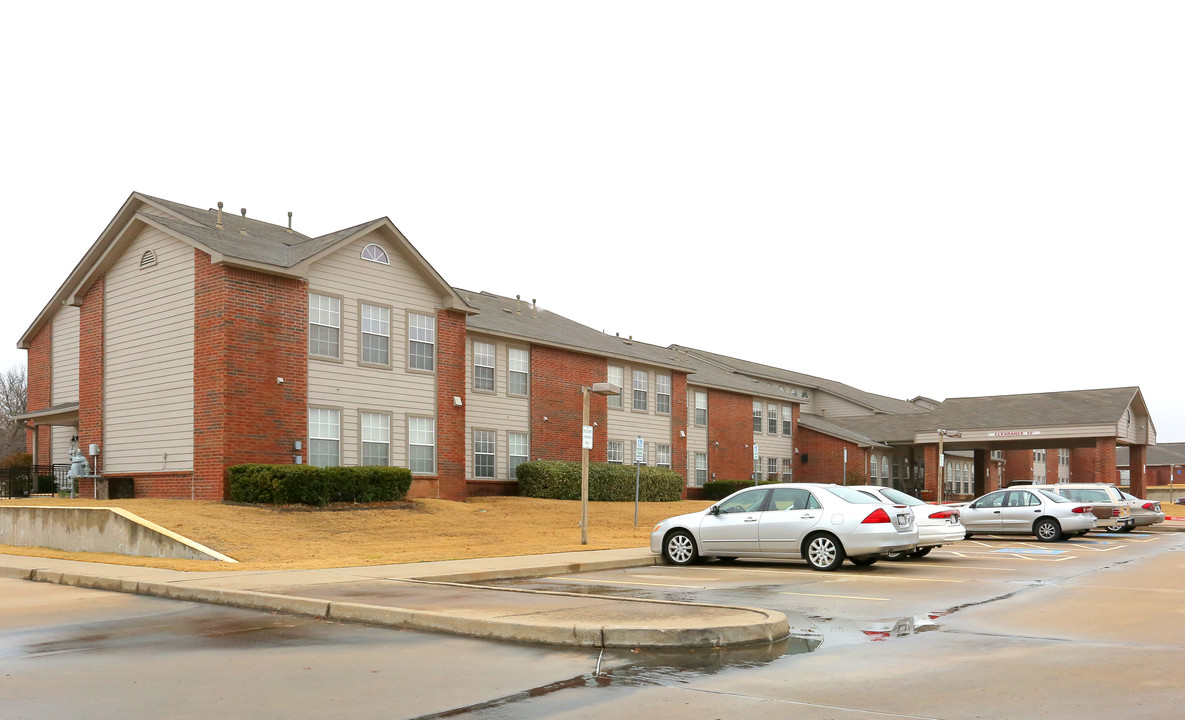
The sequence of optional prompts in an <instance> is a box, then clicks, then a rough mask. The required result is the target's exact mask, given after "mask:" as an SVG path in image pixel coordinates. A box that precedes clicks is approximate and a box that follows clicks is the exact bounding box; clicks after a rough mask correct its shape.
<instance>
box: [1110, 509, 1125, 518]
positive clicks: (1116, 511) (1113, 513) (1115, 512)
mask: <svg viewBox="0 0 1185 720" xmlns="http://www.w3.org/2000/svg"><path fill="white" fill-rule="evenodd" d="M1122 514H1123V513H1121V512H1119V508H1111V517H1119V516H1120V515H1122Z"/></svg>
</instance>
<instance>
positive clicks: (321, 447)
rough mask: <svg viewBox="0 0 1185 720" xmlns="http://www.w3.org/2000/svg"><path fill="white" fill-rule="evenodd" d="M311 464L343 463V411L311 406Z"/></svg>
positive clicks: (330, 465)
mask: <svg viewBox="0 0 1185 720" xmlns="http://www.w3.org/2000/svg"><path fill="white" fill-rule="evenodd" d="M309 465H316V466H318V467H336V466H337V465H341V411H340V410H331V409H329V408H312V407H311V408H309Z"/></svg>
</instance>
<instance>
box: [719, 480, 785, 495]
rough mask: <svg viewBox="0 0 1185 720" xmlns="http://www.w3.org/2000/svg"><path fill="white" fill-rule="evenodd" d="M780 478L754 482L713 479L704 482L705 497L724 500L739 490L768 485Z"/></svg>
mask: <svg viewBox="0 0 1185 720" xmlns="http://www.w3.org/2000/svg"><path fill="white" fill-rule="evenodd" d="M771 482H781V481H780V480H769V481H765V480H763V481H761V482H758V483H754V482H753V481H752V480H712V481H710V482H706V483H704V497H705V498H707V499H709V500H723V499H724V498H726V497H728V496H729V495H732V494H733V493H734V492H736V491H737V490H744V489H745V488H747V487H754V486H755V485H768V484H770V483H771Z"/></svg>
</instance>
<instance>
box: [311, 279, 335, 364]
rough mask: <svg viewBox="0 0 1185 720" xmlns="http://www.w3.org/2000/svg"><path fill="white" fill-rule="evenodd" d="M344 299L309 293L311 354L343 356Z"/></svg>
mask: <svg viewBox="0 0 1185 720" xmlns="http://www.w3.org/2000/svg"><path fill="white" fill-rule="evenodd" d="M341 327H342V301H341V300H340V299H338V298H335V297H329V296H328V295H317V294H316V293H309V354H310V355H319V356H320V357H328V358H339V359H340V358H341V356H342V348H341V332H342V331H341Z"/></svg>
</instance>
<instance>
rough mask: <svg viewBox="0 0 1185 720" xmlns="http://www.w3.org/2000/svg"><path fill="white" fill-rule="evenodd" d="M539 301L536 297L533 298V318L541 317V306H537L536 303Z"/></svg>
mask: <svg viewBox="0 0 1185 720" xmlns="http://www.w3.org/2000/svg"><path fill="white" fill-rule="evenodd" d="M537 302H539V301H538V300H536V299H535V298H531V317H533V318H537V317H539V308H538V307H536V305H535V303H537Z"/></svg>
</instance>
